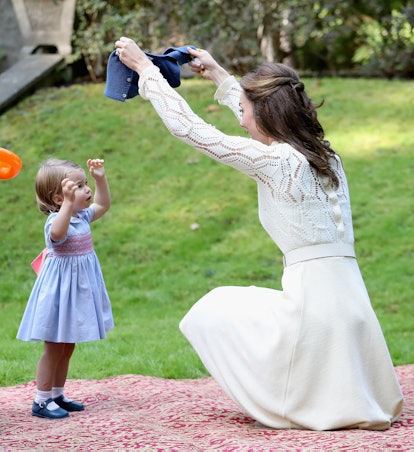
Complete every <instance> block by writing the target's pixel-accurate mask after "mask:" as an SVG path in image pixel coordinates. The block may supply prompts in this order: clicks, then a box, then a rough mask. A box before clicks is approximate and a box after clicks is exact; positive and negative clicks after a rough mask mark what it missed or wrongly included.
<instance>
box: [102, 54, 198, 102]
mask: <svg viewBox="0 0 414 452" xmlns="http://www.w3.org/2000/svg"><path fill="white" fill-rule="evenodd" d="M187 47H191V48H193V49H195V47H194V46H181V47H169V48H168V49H167V50H166V51H165V52H164V53H163V54H162V55H156V54H154V53H148V52H145V54H146V55H147V57H148V58H149V59H150V60H152V62H153V63H154V64H155V65H156V66H158V67H159V68H160V72H161V74H162V75H163V76H164V78H165V79H166V80H167V81H168V83H169V84H170V85H171V86H172V87H173V88H176V87H177V86H180V84H181V79H180V75H181V71H180V66H181V65H183V64H185V63H188V62H190V61H191V60H192V58H193V57H192V56H191V55H190V54H189V53H188V51H187ZM138 79H139V75H138V74H137V73H136V72H135V71H133V70H132V69H129V68H128V67H127V66H125V64H124V63H122V61H121V60H120V59H119V57H118V55H117V54H116V52H115V50H114V51H113V52H112V53H111V54H110V55H109V60H108V66H107V73H106V86H105V91H104V95H105V96H106V97H110V98H111V99H115V100H119V101H121V102H124V101H125V100H126V99H131V98H132V97H135V96H138V95H139V92H138Z"/></svg>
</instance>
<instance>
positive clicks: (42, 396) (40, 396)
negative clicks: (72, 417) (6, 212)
mask: <svg viewBox="0 0 414 452" xmlns="http://www.w3.org/2000/svg"><path fill="white" fill-rule="evenodd" d="M51 397H52V391H39V390H38V389H37V390H36V398H35V402H36V403H37V404H41V403H42V402H46V400H48V399H50V398H51ZM46 408H47V409H48V410H50V411H54V410H57V409H58V408H59V405H57V404H56V403H55V402H53V401H52V402H50V403H48V404H47V407H46Z"/></svg>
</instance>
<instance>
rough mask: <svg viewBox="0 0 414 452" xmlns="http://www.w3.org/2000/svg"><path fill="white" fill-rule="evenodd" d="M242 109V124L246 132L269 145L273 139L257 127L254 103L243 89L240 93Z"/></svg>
mask: <svg viewBox="0 0 414 452" xmlns="http://www.w3.org/2000/svg"><path fill="white" fill-rule="evenodd" d="M240 109H241V114H242V118H241V120H240V125H241V126H242V127H243V129H245V130H246V132H247V133H248V134H249V135H250V136H251V137H252V138H253V139H254V140H257V141H260V142H261V143H263V144H267V145H269V144H270V143H271V142H272V141H273V140H271V139H270V138H269V137H268V136H267V135H264V134H263V133H262V132H260V130H258V128H257V124H256V119H255V117H254V113H253V104H252V103H251V102H250V100H249V99H247V97H246V94H245V93H244V91H242V93H241V95H240Z"/></svg>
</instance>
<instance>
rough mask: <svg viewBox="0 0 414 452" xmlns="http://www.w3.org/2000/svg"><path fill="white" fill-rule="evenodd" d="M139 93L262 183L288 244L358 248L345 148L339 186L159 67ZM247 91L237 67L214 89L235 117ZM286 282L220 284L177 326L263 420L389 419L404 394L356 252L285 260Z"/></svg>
mask: <svg viewBox="0 0 414 452" xmlns="http://www.w3.org/2000/svg"><path fill="white" fill-rule="evenodd" d="M139 91H140V93H141V96H142V97H143V98H145V99H149V100H150V101H151V103H152V104H153V106H154V108H155V109H156V110H157V112H158V114H159V115H160V117H161V118H162V120H163V121H164V123H165V125H166V126H167V127H168V129H169V130H170V132H171V133H172V134H173V135H175V136H176V137H178V138H180V139H181V140H183V141H185V142H186V143H188V144H189V145H191V146H193V147H194V148H195V149H197V150H199V151H200V152H202V153H204V154H206V155H208V156H209V157H211V158H213V159H215V160H217V161H219V162H221V163H224V164H226V165H228V166H231V167H233V168H235V169H237V170H239V171H241V172H243V173H245V174H246V175H248V176H249V177H251V178H252V179H254V180H255V181H256V183H257V187H258V200H259V218H260V221H261V223H262V225H263V227H264V229H265V230H266V231H267V232H268V234H269V235H270V237H271V238H272V239H273V241H274V242H275V244H276V245H277V246H278V247H279V248H280V250H281V251H282V252H283V253H284V254H287V255H289V253H292V252H294V250H297V249H299V248H303V247H310V248H312V246H313V245H321V244H332V245H333V246H338V247H341V246H343V247H344V248H346V249H352V248H353V242H354V237H353V227H352V217H351V207H350V200H349V192H348V186H347V182H346V177H345V174H344V172H343V169H342V165H341V162H340V160H339V158H337V159H335V160H334V161H333V164H334V167H335V171H336V173H337V176H338V179H339V182H340V184H339V188H338V189H336V190H334V189H333V188H332V187H331V185H330V184H328V183H327V182H326V181H325V180H322V179H321V178H320V177H318V175H317V174H316V172H315V171H314V170H313V168H311V167H310V165H309V164H308V162H307V160H306V159H305V158H304V156H303V155H302V154H301V153H299V152H297V151H296V150H295V149H293V148H292V147H291V146H289V145H287V144H283V143H276V142H274V143H272V145H271V146H266V145H264V144H261V143H259V142H257V141H254V140H252V139H249V138H243V137H234V136H228V135H225V134H223V133H222V132H220V131H219V130H217V129H216V128H215V127H213V126H211V125H209V124H206V123H205V122H204V121H203V120H202V119H201V118H199V117H198V116H197V115H195V114H194V113H193V112H192V111H191V109H190V107H189V106H188V104H187V103H186V102H185V101H184V100H183V99H182V98H181V96H180V95H179V94H178V93H177V92H176V91H174V90H173V89H171V88H170V87H169V85H168V83H166V82H165V81H164V80H163V78H162V76H161V75H160V74H159V71H158V70H157V69H153V68H150V69H147V70H146V71H145V73H143V74H141V75H140V79H139ZM240 92H241V91H240V86H239V84H238V83H237V82H236V80H235V79H234V78H233V77H229V78H228V79H227V80H226V81H225V82H224V84H223V85H222V86H221V87H219V89H218V90H217V92H216V98H217V99H218V100H219V102H220V103H222V104H223V105H227V106H229V107H230V108H231V109H232V110H233V111H234V113H235V114H236V116H237V117H239V114H240V112H239V97H240ZM306 249H308V248H306ZM282 287H283V290H282V291H278V290H274V289H269V288H259V287H254V286H251V287H231V286H229V287H218V288H216V289H214V290H212V291H211V292H209V293H208V294H206V295H205V296H204V297H203V298H201V299H200V300H199V301H198V302H197V303H195V305H194V306H193V307H192V308H191V309H190V311H189V312H188V313H187V315H186V316H185V317H184V318H183V320H182V321H181V323H180V328H181V330H182V332H183V334H184V335H185V336H186V337H187V339H188V340H189V341H190V343H191V344H192V345H193V347H194V348H195V350H196V351H197V353H198V355H199V356H200V358H201V360H202V361H203V363H204V365H205V366H206V368H207V369H208V371H209V372H210V373H211V375H212V376H213V377H214V378H215V379H216V380H217V382H218V383H219V384H220V385H221V387H222V388H223V389H224V391H225V392H226V393H227V394H228V395H229V396H230V397H231V398H232V399H233V400H234V401H235V402H236V403H238V404H239V406H240V407H241V408H242V409H243V410H245V411H246V412H247V413H248V414H249V415H250V416H252V417H253V418H254V419H256V420H257V421H258V422H260V423H262V424H264V425H266V426H269V427H274V428H301V429H312V430H328V429H338V428H350V427H355V428H367V429H386V428H388V427H389V425H390V423H391V422H393V421H394V420H396V419H397V418H398V416H399V414H400V413H401V409H402V394H401V390H400V387H399V384H398V381H397V378H396V375H395V372H394V368H393V365H392V361H391V358H390V355H389V352H388V349H387V346H386V343H385V340H384V337H383V334H382V331H381V328H380V325H379V323H378V320H377V318H376V316H375V313H374V312H373V310H372V307H371V303H370V300H369V297H368V294H367V292H366V289H365V285H364V282H363V280H362V277H361V275H360V271H359V268H358V263H357V261H356V259H355V258H354V257H348V254H346V253H338V256H328V257H319V256H316V258H312V259H310V260H304V261H300V262H297V263H294V264H292V265H288V266H286V267H285V269H284V273H283V278H282Z"/></svg>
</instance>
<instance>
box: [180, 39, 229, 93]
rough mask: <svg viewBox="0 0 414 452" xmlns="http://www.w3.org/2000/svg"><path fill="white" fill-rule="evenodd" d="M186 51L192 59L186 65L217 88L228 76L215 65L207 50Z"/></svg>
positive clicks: (190, 49)
mask: <svg viewBox="0 0 414 452" xmlns="http://www.w3.org/2000/svg"><path fill="white" fill-rule="evenodd" d="M187 51H188V53H189V54H190V55H192V56H193V57H194V58H193V60H192V61H190V63H188V64H189V66H190V67H191V70H192V71H193V72H194V73H196V74H200V75H202V76H203V77H204V78H207V79H209V80H212V81H213V82H214V83H215V84H216V85H217V86H219V85H220V84H221V83H222V82H223V81H224V80H225V79H226V78H227V77H228V76H229V75H230V74H229V73H228V72H227V71H226V70H225V69H223V68H222V67H221V66H220V65H219V64H218V63H217V61H216V60H215V59H214V58H213V57H212V56H211V55H210V53H209V52H207V50H203V49H193V48H191V47H187Z"/></svg>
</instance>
